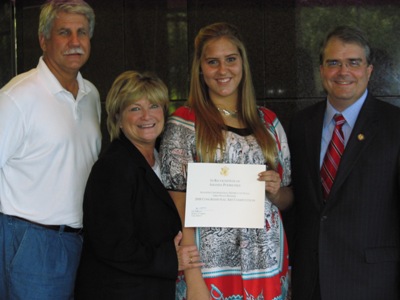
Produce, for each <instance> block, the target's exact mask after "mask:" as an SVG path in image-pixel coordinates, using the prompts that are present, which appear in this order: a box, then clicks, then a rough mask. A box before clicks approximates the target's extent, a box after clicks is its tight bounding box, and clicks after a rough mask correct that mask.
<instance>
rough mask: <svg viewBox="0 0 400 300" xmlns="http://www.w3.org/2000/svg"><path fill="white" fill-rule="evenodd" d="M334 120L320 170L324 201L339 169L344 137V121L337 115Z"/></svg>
mask: <svg viewBox="0 0 400 300" xmlns="http://www.w3.org/2000/svg"><path fill="white" fill-rule="evenodd" d="M334 119H335V122H336V124H335V129H334V130H333V133H332V139H331V142H330V144H329V146H328V149H327V150H326V154H325V157H324V162H323V164H322V168H321V182H322V193H323V195H324V199H327V198H328V196H329V192H330V191H331V187H332V184H333V181H334V180H335V176H336V172H337V169H338V167H339V163H340V158H341V157H342V154H343V151H344V135H343V131H342V126H343V124H344V123H345V122H346V120H345V119H344V118H343V116H342V115H339V114H336V115H335V116H334Z"/></svg>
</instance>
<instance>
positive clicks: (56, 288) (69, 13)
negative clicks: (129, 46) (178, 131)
mask: <svg viewBox="0 0 400 300" xmlns="http://www.w3.org/2000/svg"><path fill="white" fill-rule="evenodd" d="M94 18H95V16H94V12H93V10H92V8H91V7H90V6H89V5H88V4H87V3H86V2H84V1H82V0H69V1H68V0H67V1H65V0H64V1H61V0H52V1H47V2H46V4H45V5H43V7H42V10H41V14H40V20H39V42H40V46H41V48H42V50H43V56H42V57H41V58H40V59H39V64H38V66H37V67H36V68H34V69H32V70H30V71H28V72H26V73H23V74H20V75H18V76H16V77H15V78H13V79H12V80H11V81H10V82H9V83H8V84H6V85H5V86H4V87H3V88H2V89H1V90H0V145H1V151H0V299H41V300H46V299H58V300H60V299H72V298H73V290H74V282H75V275H76V270H77V266H78V264H79V259H80V253H81V247H82V235H81V228H82V201H83V193H84V188H85V184H86V181H87V178H88V175H89V172H90V170H91V167H92V165H93V164H94V162H95V161H96V160H97V157H98V154H99V150H100V145H101V132H100V126H99V123H100V110H101V109H100V101H99V93H98V91H97V89H96V87H95V86H94V85H93V84H92V83H90V82H89V81H87V80H85V79H83V78H82V75H81V74H80V72H79V70H80V68H81V67H82V66H83V65H84V64H85V63H86V61H87V60H88V58H89V54H90V38H91V37H92V34H93V29H94Z"/></svg>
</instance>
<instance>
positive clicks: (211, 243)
mask: <svg viewBox="0 0 400 300" xmlns="http://www.w3.org/2000/svg"><path fill="white" fill-rule="evenodd" d="M258 111H259V115H260V118H261V119H262V120H263V121H264V124H265V126H266V127H267V129H268V132H269V133H270V134H271V135H272V136H273V137H274V138H275V141H276V145H277V149H278V157H277V164H278V172H279V173H280V175H281V178H282V185H283V186H287V185H289V184H290V180H291V175H290V153H289V148H288V143H287V138H286V134H285V132H284V129H283V127H282V125H281V123H280V122H279V120H278V119H277V117H276V115H275V114H274V113H273V112H272V111H270V110H268V109H266V108H263V107H259V108H258ZM160 157H161V177H162V181H163V182H164V185H165V187H166V188H167V189H169V190H173V191H182V192H184V191H186V175H187V172H186V170H187V164H188V163H189V162H195V161H198V159H197V154H196V146H195V115H194V114H193V112H192V111H191V110H190V109H189V108H188V107H180V108H179V109H177V110H176V111H175V113H174V114H173V115H172V116H171V117H170V118H169V120H168V122H167V126H166V130H165V133H164V136H163V141H162V143H161V148H160ZM215 162H220V163H234V164H265V159H264V157H263V155H262V152H261V148H260V147H259V145H258V144H257V142H256V139H255V138H254V136H253V135H252V133H251V132H250V131H249V130H247V129H237V128H228V130H227V132H226V149H225V151H224V152H223V153H222V152H221V151H217V154H216V159H215ZM264 215H265V227H264V228H263V229H249V228H217V227H210V228H204V227H202V228H197V229H196V231H195V232H196V233H195V235H196V243H197V246H198V248H199V251H200V256H201V260H202V262H204V263H205V266H204V267H203V268H202V274H203V278H204V280H205V282H206V284H207V286H208V288H209V290H210V291H211V296H212V299H218V300H225V299H226V300H228V299H229V300H239V299H246V300H250V299H251V300H253V299H257V300H270V299H271V300H272V299H273V300H278V299H279V300H284V299H286V296H287V294H288V286H289V280H290V278H289V276H288V262H289V255H288V247H287V243H286V237H285V232H284V229H283V224H282V220H281V215H280V212H279V210H278V208H277V207H276V206H275V205H273V204H272V203H271V202H270V201H269V200H268V198H267V197H266V198H265V212H264ZM176 299H186V283H185V280H184V275H183V273H180V275H179V277H178V280H177V292H176Z"/></svg>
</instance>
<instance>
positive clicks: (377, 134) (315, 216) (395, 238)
mask: <svg viewBox="0 0 400 300" xmlns="http://www.w3.org/2000/svg"><path fill="white" fill-rule="evenodd" d="M325 108H326V102H325V101H324V102H321V103H317V104H315V105H313V106H311V107H308V108H306V109H305V110H303V111H301V112H299V113H298V114H297V115H295V117H294V119H293V120H292V123H291V128H290V131H289V146H290V150H291V155H292V172H293V173H292V175H293V177H292V179H293V187H294V192H295V220H296V223H295V227H294V228H295V242H294V251H293V252H292V253H291V255H292V266H293V271H292V275H293V278H292V288H293V290H292V291H293V299H294V300H303V299H310V297H311V295H312V293H313V291H314V288H315V287H316V284H317V280H318V274H319V281H320V286H321V295H322V299H323V300H330V299H331V300H346V299H349V300H355V299H360V300H361V299H362V300H368V299H370V300H377V299H385V300H386V299H393V300H395V299H396V300H398V299H400V265H399V264H400V262H399V261H400V254H399V253H400V249H399V247H400V196H399V195H400V193H399V188H400V180H399V172H400V162H399V157H400V109H399V108H397V107H395V106H392V105H390V104H387V103H384V102H382V101H378V100H376V99H374V98H372V97H371V96H368V97H367V99H366V101H365V103H364V105H363V107H362V109H361V111H360V114H359V116H358V119H357V121H356V124H355V126H354V128H353V131H352V134H351V136H350V138H349V141H348V143H347V145H346V149H345V151H344V154H343V156H342V159H341V162H340V166H339V169H338V173H337V177H336V180H335V182H334V184H333V187H332V190H331V193H330V196H329V198H328V199H327V201H326V204H325V205H324V204H323V200H322V190H321V181H320V167H319V161H320V149H321V136H322V122H323V117H324V112H325Z"/></svg>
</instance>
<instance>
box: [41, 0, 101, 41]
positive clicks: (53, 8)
mask: <svg viewBox="0 0 400 300" xmlns="http://www.w3.org/2000/svg"><path fill="white" fill-rule="evenodd" d="M59 12H66V13H72V14H81V15H84V16H85V17H86V18H87V19H88V21H89V36H90V38H92V36H93V31H94V23H95V15H94V11H93V9H92V8H91V7H90V5H89V4H87V3H86V2H85V1H83V0H49V1H47V2H46V3H45V4H43V6H42V9H41V12H40V17H39V30H38V34H39V37H40V36H41V35H43V36H44V37H45V38H46V39H49V38H50V32H51V29H52V27H53V23H54V19H55V18H56V17H57V14H58V13H59Z"/></svg>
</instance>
